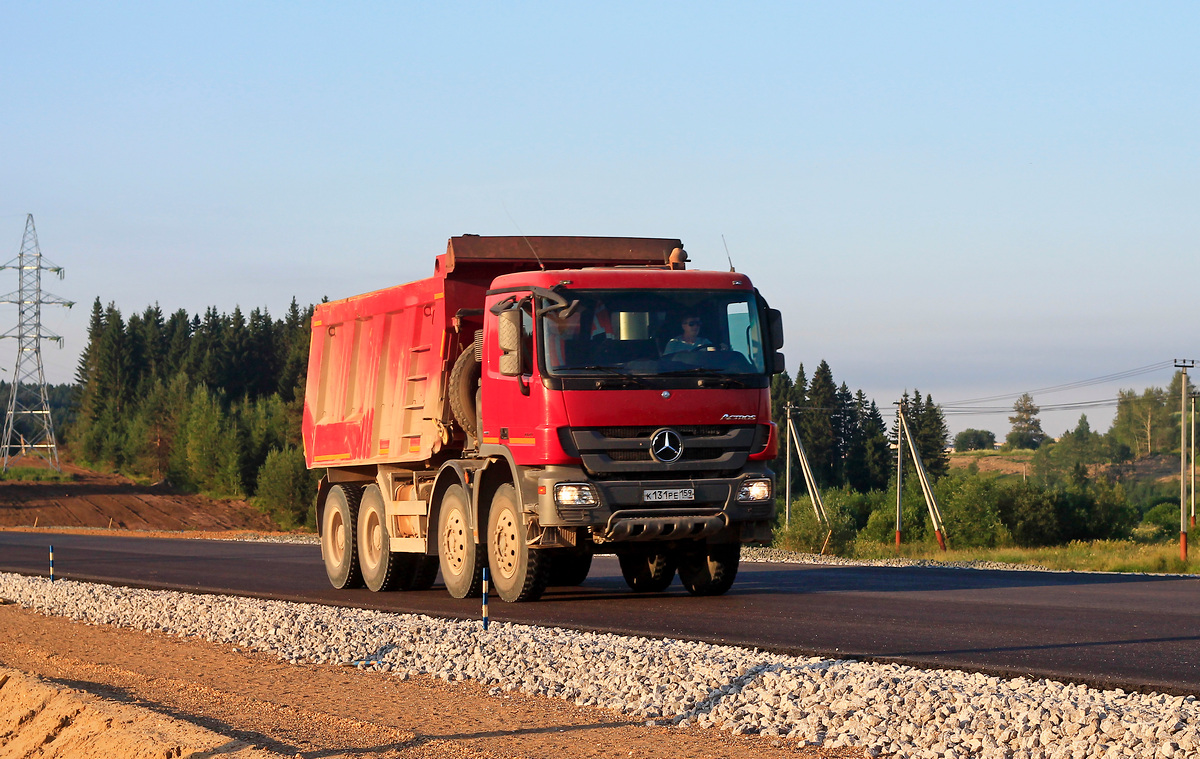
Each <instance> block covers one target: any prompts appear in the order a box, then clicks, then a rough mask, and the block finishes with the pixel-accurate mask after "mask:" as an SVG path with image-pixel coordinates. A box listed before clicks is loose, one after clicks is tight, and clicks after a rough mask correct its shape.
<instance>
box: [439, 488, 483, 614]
mask: <svg viewBox="0 0 1200 759" xmlns="http://www.w3.org/2000/svg"><path fill="white" fill-rule="evenodd" d="M438 565H439V566H440V567H441V570H442V581H443V582H444V583H446V590H447V591H448V592H449V593H450V595H452V596H454V597H455V598H469V597H472V596H477V595H479V591H480V587H481V586H482V584H483V550H482V548H481V547H480V546H478V545H476V543H475V538H474V536H473V535H472V533H471V521H470V518H469V515H468V513H467V494H466V492H465V491H464V490H463V489H462V486H461V485H451V486H450V487H448V488H446V492H445V493H443V494H442V507H441V508H440V509H439V510H438Z"/></svg>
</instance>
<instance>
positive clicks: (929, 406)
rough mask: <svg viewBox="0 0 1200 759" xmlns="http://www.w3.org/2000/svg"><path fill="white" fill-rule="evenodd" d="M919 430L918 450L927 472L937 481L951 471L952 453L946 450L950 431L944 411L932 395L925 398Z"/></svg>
mask: <svg viewBox="0 0 1200 759" xmlns="http://www.w3.org/2000/svg"><path fill="white" fill-rule="evenodd" d="M918 428H919V429H920V432H918V433H917V441H918V445H917V448H918V450H920V451H921V459H922V460H923V462H924V464H925V471H926V472H928V473H929V477H930V478H931V479H933V480H935V481H936V480H938V479H940V478H942V477H943V476H945V474H946V473H947V472H949V471H950V453H949V452H948V451H947V450H946V448H947V446H948V443H949V440H950V430H949V429H948V428H947V427H946V417H945V416H944V415H943V414H942V409H941V408H940V407H939V406H938V405H937V404H936V403H934V402H933V396H931V395H926V396H925V403H924V405H923V408H922V409H921V416H920V418H919V419H918Z"/></svg>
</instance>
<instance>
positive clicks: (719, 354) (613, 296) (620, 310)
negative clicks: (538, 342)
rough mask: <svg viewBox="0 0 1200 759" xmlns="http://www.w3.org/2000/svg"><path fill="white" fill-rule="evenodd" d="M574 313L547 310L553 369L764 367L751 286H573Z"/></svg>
mask: <svg viewBox="0 0 1200 759" xmlns="http://www.w3.org/2000/svg"><path fill="white" fill-rule="evenodd" d="M567 297H568V298H569V299H570V300H578V301H579V305H578V306H576V307H575V308H574V309H572V310H571V313H570V314H569V315H566V316H564V315H563V309H558V310H551V311H547V312H546V313H545V314H544V315H543V316H542V319H541V324H542V329H541V337H542V349H543V350H544V352H545V353H544V355H545V359H546V369H547V371H548V372H549V373H550V374H551V375H552V376H558V377H570V376H580V375H595V374H611V373H619V374H630V375H643V376H655V375H657V376H670V375H676V374H680V375H682V374H693V373H694V374H719V375H727V374H763V373H764V372H765V366H766V361H765V358H764V355H763V341H762V333H761V330H760V328H759V319H758V299H757V298H756V297H755V295H754V293H753V292H747V291H745V290H571V291H570V293H569V295H567Z"/></svg>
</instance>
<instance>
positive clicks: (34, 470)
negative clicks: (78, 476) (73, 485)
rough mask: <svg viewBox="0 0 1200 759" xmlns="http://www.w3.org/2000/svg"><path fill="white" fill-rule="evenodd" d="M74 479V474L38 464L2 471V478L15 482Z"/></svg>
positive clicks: (0, 475) (66, 480) (0, 477)
mask: <svg viewBox="0 0 1200 759" xmlns="http://www.w3.org/2000/svg"><path fill="white" fill-rule="evenodd" d="M74 479H75V476H74V475H72V474H67V473H65V472H56V471H54V470H53V469H48V468H43V467H36V466H15V467H12V468H10V469H9V470H8V471H7V472H3V473H0V480H8V481H13V482H71V481H72V480H74Z"/></svg>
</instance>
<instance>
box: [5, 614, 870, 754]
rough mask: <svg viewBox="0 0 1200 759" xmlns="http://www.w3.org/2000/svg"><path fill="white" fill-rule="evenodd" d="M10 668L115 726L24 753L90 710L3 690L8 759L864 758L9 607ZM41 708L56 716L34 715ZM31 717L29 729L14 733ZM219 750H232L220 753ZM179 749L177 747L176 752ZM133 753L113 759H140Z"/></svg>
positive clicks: (89, 721)
mask: <svg viewBox="0 0 1200 759" xmlns="http://www.w3.org/2000/svg"><path fill="white" fill-rule="evenodd" d="M0 667H4V668H8V669H9V670H16V671H18V672H21V673H25V674H26V675H33V676H36V677H38V678H42V679H43V680H44V682H45V683H46V684H48V685H50V686H53V687H55V688H56V689H59V690H61V691H66V690H71V691H76V693H73V694H72V693H67V694H63V693H59V694H58V695H59V697H63V696H66V697H71V698H75V699H76V700H78V701H79V703H82V704H83V705H84V706H87V705H88V704H90V705H91V706H90V708H91V709H92V710H93V711H90V712H89V711H87V710H86V709H84V708H82V707H79V713H78V714H77V715H76V716H74V717H72V718H71V720H70V721H71V722H72V723H79V724H80V725H90V726H91V729H93V730H95V728H96V726H97V725H105V724H106V723H105V721H104V720H108V722H107V727H106V728H104V729H102V730H100V731H99V732H100V735H97V736H96V737H95V741H100V742H99V743H95V742H93V743H92V744H91V747H92V748H90V749H88V750H87V751H85V750H84V748H82V746H83V745H84V744H80V746H81V748H80V750H79V753H61V754H53V753H34V754H26V753H25V752H24V751H17V747H18V746H24V747H28V746H30V745H32V744H38V743H39V742H40V741H42V740H44V739H45V738H46V736H48V735H51V733H52V732H53V730H51V729H50V728H53V727H54V726H55V725H58V723H59V722H61V721H62V718H63V715H64V714H69V713H71V710H72V709H75V708H77V707H78V706H79V705H78V704H72V705H68V706H63V705H62V702H61V701H60V702H59V703H58V705H57V706H54V707H51V706H50V704H51V703H52V702H53V701H54V699H52V698H48V697H47V698H41V700H40V701H39V699H38V698H33V699H32V700H30V699H29V698H25V697H18V695H16V694H17V693H18V691H21V689H20V688H16V687H13V688H10V687H8V686H7V685H6V686H4V687H2V688H0V757H9V756H26V755H30V756H43V755H45V756H63V757H75V756H80V757H88V756H102V755H105V752H104V751H102V750H101V751H97V750H95V747H96V746H104V745H106V744H104V743H103V738H104V735H103V734H104V733H105V731H106V730H107V731H111V732H112V734H111V735H110V736H109V737H110V738H111V739H112V741H114V742H116V741H127V740H128V739H129V735H130V733H129V726H130V725H133V724H140V725H142V726H143V727H144V728H145V729H144V735H145V740H144V741H143V742H142V743H141V744H138V745H139V747H140V748H139V750H144V751H146V752H147V753H145V755H146V756H153V755H157V756H188V755H189V753H185V752H184V749H187V750H188V752H192V751H194V752H198V753H196V754H195V755H197V756H213V755H221V756H225V755H226V752H234V751H241V750H246V749H247V747H252V748H255V749H261V750H263V751H264V752H266V753H265V754H264V755H270V754H275V755H280V756H288V757H305V758H306V759H307V758H308V757H312V758H313V759H316V758H317V757H321V758H324V757H342V756H346V757H379V758H380V759H384V758H391V757H405V758H406V759H407V758H409V757H411V758H413V759H418V758H420V759H424V758H425V757H531V758H542V757H545V758H546V759H550V758H551V757H555V758H557V757H563V756H570V757H578V758H579V759H600V758H601V757H606V758H607V757H611V758H614V759H615V758H617V757H622V758H625V759H628V757H695V758H696V759H708V758H713V759H715V758H716V757H728V758H729V759H742V758H743V757H744V758H745V759H750V758H751V757H767V758H769V757H785V756H786V757H805V758H806V759H807V758H811V757H861V756H863V752H862V750H861V749H817V748H806V749H801V750H797V749H796V748H795V747H794V745H785V744H783V743H781V742H780V741H778V740H777V739H770V738H761V737H757V736H736V737H735V736H732V735H727V734H724V733H721V732H719V731H716V730H701V729H695V728H686V729H680V728H674V727H666V726H658V725H655V726H647V725H645V724H643V723H641V722H629V721H627V720H625V719H623V718H621V717H620V716H619V715H616V714H614V713H611V712H608V711H605V710H601V709H595V708H590V707H588V708H585V707H576V706H574V705H572V704H569V703H567V702H564V701H559V700H556V699H547V698H539V697H533V696H525V695H520V694H510V695H508V696H505V697H491V696H488V695H486V693H485V691H484V689H483V688H482V687H481V686H479V685H477V684H473V683H469V682H468V683H446V682H443V681H441V680H435V679H433V678H427V677H418V678H414V679H411V680H400V679H399V678H397V677H394V676H392V675H388V674H385V673H372V672H361V671H359V670H356V669H353V668H348V667H338V666H333V665H299V666H296V665H290V664H285V663H281V662H279V661H278V660H276V659H274V658H273V657H271V656H269V655H266V654H255V653H246V652H239V651H236V650H234V649H232V648H230V647H228V646H218V645H215V644H210V643H206V642H203V641H197V640H191V639H180V638H173V637H169V636H166V635H163V634H161V633H149V632H142V631H136V630H126V629H121V628H115V627H110V626H105V625H101V626H89V625H83V624H78V623H73V622H70V621H67V620H63V619H58V618H53V617H43V616H41V615H38V614H34V613H32V612H28V611H25V610H23V609H21V608H19V607H17V606H15V605H12V604H8V605H3V606H0ZM2 676H3V675H2V674H0V677H2ZM43 701H44V702H45V704H46V706H42V707H37V703H41V702H43ZM111 706H124V707H128V708H131V709H134V710H136V713H132V714H131V713H129V712H125V713H123V716H122V715H118V716H117V717H114V716H113V715H112V713H111V712H107V711H103V710H104V709H106V708H107V707H111ZM55 709H57V711H55ZM96 709H99V710H101V711H100V712H99V716H97V713H96V712H95V711H94V710H96ZM43 711H44V712H46V714H42V712H43ZM14 714H15V715H16V716H14ZM21 715H26V719H25V721H24V723H22V724H21V725H17V723H18V722H19V719H18V717H20V716H21ZM39 715H40V716H41V717H43V718H42V719H40V720H39ZM151 717H154V718H158V719H164V720H169V722H170V724H164V723H161V722H156V721H153V720H151ZM6 731H8V737H7V739H6V737H5V734H6ZM59 731H60V732H61V727H60V728H59ZM23 732H24V735H23V734H22V733H23ZM135 732H136V730H135ZM163 736H166V737H163ZM206 736H207V737H206ZM214 736H215V738H214ZM214 740H216V741H217V743H219V744H220V745H221V746H224V748H223V749H220V750H218V751H214V749H213V748H212V747H211V744H212V742H213V741H214ZM205 741H208V744H205ZM52 743H53V741H51V742H49V743H46V744H45V745H46V746H52ZM113 745H116V744H115V743H114V744H113ZM120 745H122V746H124V745H126V744H124V743H121V744H120ZM173 747H175V748H178V749H179V750H178V751H177V752H175V753H169V750H173ZM188 747H192V748H188ZM110 748H111V746H110ZM151 749H154V750H153V751H152V750H151ZM88 751H91V753H88ZM126 751H127V749H122V750H121V751H118V752H116V753H108V754H107V755H109V756H125V755H128V756H135V755H137V754H131V753H126ZM155 751H157V752H158V753H154V752H155ZM234 755H235V756H242V755H239V754H234ZM244 756H247V757H249V756H251V754H245V755H244Z"/></svg>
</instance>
